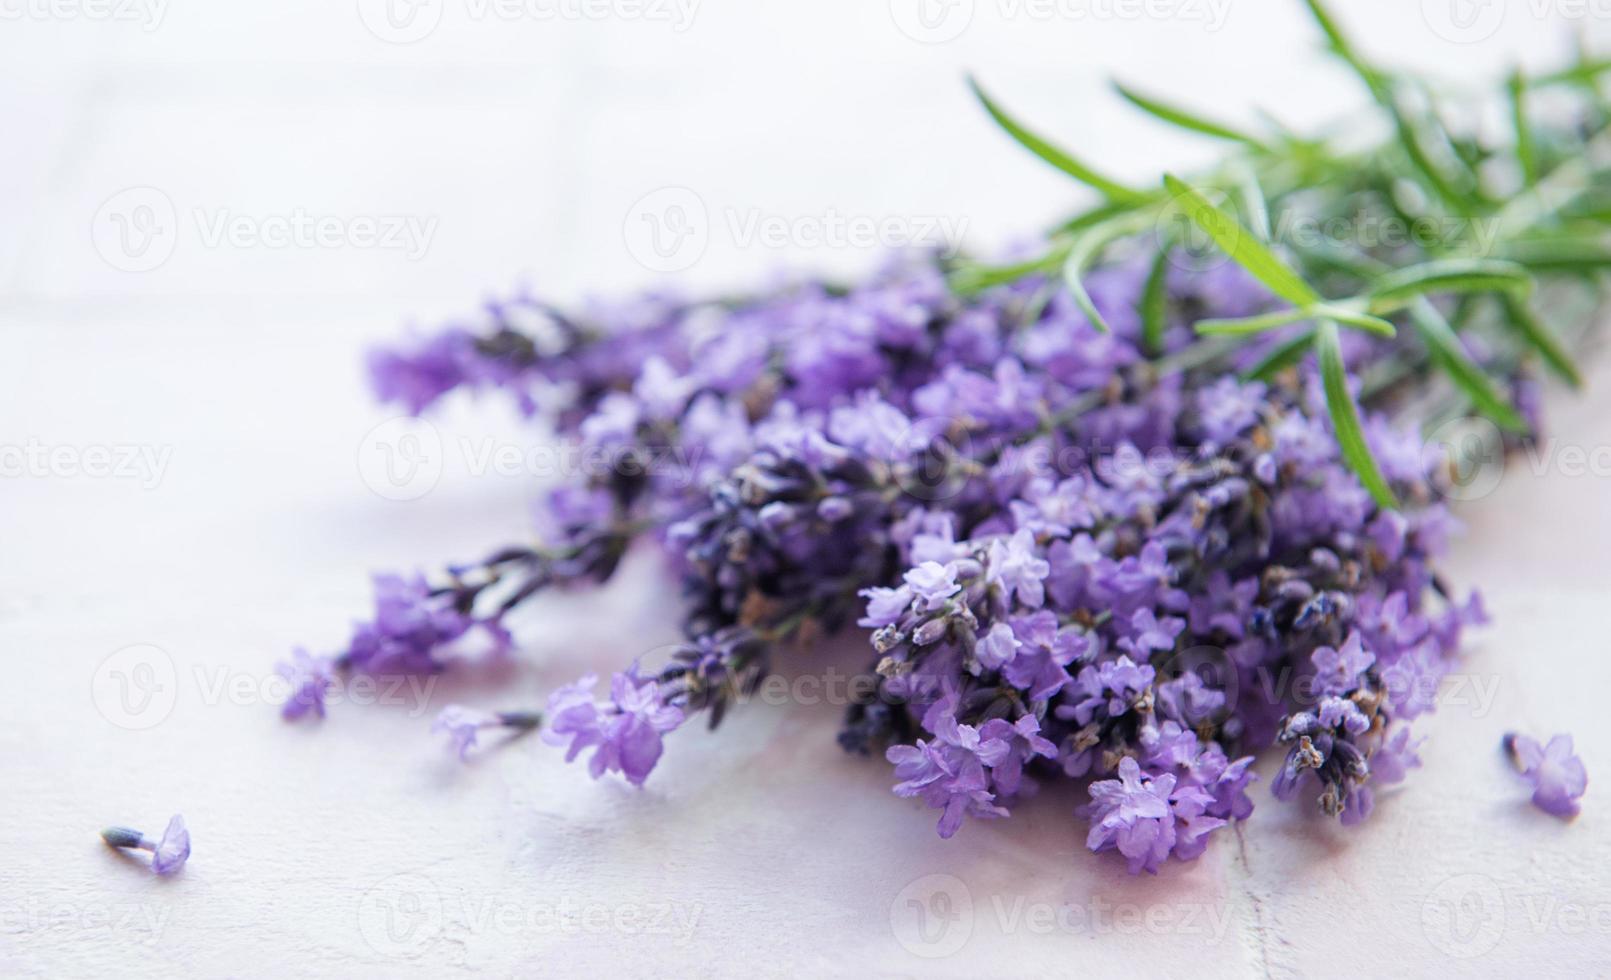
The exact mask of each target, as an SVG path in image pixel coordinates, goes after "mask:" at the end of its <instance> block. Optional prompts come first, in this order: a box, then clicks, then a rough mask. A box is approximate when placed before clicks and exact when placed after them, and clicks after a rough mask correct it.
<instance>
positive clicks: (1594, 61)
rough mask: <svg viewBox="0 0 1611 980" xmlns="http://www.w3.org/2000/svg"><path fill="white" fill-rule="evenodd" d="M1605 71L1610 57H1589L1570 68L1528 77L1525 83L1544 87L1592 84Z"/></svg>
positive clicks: (1610, 59)
mask: <svg viewBox="0 0 1611 980" xmlns="http://www.w3.org/2000/svg"><path fill="white" fill-rule="evenodd" d="M1606 72H1611V58H1590V59H1587V60H1584V61H1580V62H1579V63H1577V64H1575V65H1573V66H1572V67H1570V68H1563V69H1561V70H1560V71H1556V72H1550V73H1549V74H1547V75H1540V76H1538V77H1537V78H1533V79H1528V80H1527V84H1528V85H1530V86H1532V87H1533V88H1544V87H1546V86H1549V85H1593V84H1594V82H1595V80H1596V79H1598V78H1599V77H1600V76H1601V75H1604V74H1605V73H1606Z"/></svg>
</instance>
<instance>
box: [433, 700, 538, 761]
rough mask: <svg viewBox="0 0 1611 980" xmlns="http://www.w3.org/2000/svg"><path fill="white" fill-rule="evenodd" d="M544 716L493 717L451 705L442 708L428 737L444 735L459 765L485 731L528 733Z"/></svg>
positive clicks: (510, 714)
mask: <svg viewBox="0 0 1611 980" xmlns="http://www.w3.org/2000/svg"><path fill="white" fill-rule="evenodd" d="M542 721H543V716H542V715H541V714H539V713H537V712H535V711H504V712H498V713H496V714H494V713H492V712H489V711H477V710H476V709H474V708H466V707H464V706H463V705H458V704H450V705H448V706H447V707H446V708H443V709H442V713H441V714H439V715H437V716H436V721H435V722H433V723H432V725H431V734H433V735H436V734H441V733H446V734H447V737H448V742H449V744H450V746H451V747H452V748H453V749H454V750H455V751H456V752H458V753H459V760H460V761H461V762H462V761H464V760H466V759H468V758H469V757H470V750H471V749H473V748H475V745H476V739H477V738H478V737H479V736H480V734H481V730H482V729H484V728H509V729H513V730H514V731H517V732H524V731H529V730H531V729H533V728H536V727H537V726H538V725H540V724H542Z"/></svg>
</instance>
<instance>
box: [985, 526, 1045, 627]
mask: <svg viewBox="0 0 1611 980" xmlns="http://www.w3.org/2000/svg"><path fill="white" fill-rule="evenodd" d="M987 564H988V567H989V569H990V571H989V574H988V581H990V582H992V583H994V584H996V585H999V586H1001V590H1002V591H1003V592H1004V593H1006V594H1007V595H1016V596H1017V597H1018V601H1019V602H1020V603H1022V604H1023V605H1025V606H1027V607H1029V608H1030V609H1039V608H1040V607H1041V605H1042V604H1044V603H1045V602H1046V589H1045V587H1044V586H1043V585H1042V583H1043V582H1044V581H1045V580H1046V576H1047V575H1048V574H1050V572H1051V565H1049V564H1047V562H1046V559H1044V558H1042V557H1040V555H1039V554H1038V553H1037V552H1036V550H1035V536H1034V535H1033V534H1031V533H1030V532H1029V530H1028V529H1023V530H1020V531H1018V532H1017V533H1015V534H1014V535H1013V536H1012V537H1010V538H1008V539H1007V540H1005V541H1001V540H997V541H992V542H991V543H990V555H989V558H988V560H987Z"/></svg>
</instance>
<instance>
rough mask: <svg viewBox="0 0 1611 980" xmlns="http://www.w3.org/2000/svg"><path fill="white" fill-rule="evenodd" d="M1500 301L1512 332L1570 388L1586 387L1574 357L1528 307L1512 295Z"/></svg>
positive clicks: (1504, 294) (1501, 297)
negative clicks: (1535, 352) (1536, 352)
mask: <svg viewBox="0 0 1611 980" xmlns="http://www.w3.org/2000/svg"><path fill="white" fill-rule="evenodd" d="M1499 300H1500V302H1501V303H1502V304H1503V305H1504V313H1505V320H1506V323H1507V324H1508V325H1509V326H1510V328H1511V329H1512V330H1514V331H1515V332H1516V333H1518V334H1520V335H1521V337H1522V339H1523V340H1525V341H1526V342H1527V344H1528V346H1530V347H1532V348H1533V349H1534V350H1536V351H1538V354H1539V356H1540V357H1542V358H1543V359H1544V363H1545V364H1548V365H1549V366H1550V368H1551V369H1552V370H1554V372H1555V373H1556V374H1558V375H1560V376H1561V377H1562V378H1563V379H1565V380H1566V382H1567V383H1568V384H1570V385H1571V386H1572V387H1574V388H1581V387H1583V376H1582V375H1581V374H1579V373H1578V370H1577V365H1576V364H1574V363H1573V361H1572V355H1571V354H1569V353H1567V350H1566V347H1565V346H1563V345H1562V344H1561V342H1560V341H1559V340H1558V339H1556V337H1555V335H1554V334H1553V333H1552V332H1551V331H1550V330H1549V328H1548V327H1546V326H1544V324H1542V323H1541V322H1539V320H1538V318H1537V317H1535V316H1534V315H1533V311H1532V310H1530V309H1528V307H1527V304H1526V303H1525V302H1523V301H1522V300H1521V299H1519V298H1517V297H1515V296H1512V295H1511V294H1509V293H1503V294H1501V295H1500V297H1499Z"/></svg>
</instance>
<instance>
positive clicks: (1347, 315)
mask: <svg viewBox="0 0 1611 980" xmlns="http://www.w3.org/2000/svg"><path fill="white" fill-rule="evenodd" d="M1314 313H1315V315H1316V316H1322V317H1325V318H1326V319H1328V320H1336V321H1337V322H1338V323H1341V324H1342V325H1343V326H1345V327H1354V328H1355V329H1358V330H1363V331H1365V332H1366V333H1373V334H1377V335H1379V336H1382V337H1397V336H1398V328H1397V327H1395V326H1393V325H1392V324H1391V323H1389V322H1387V321H1386V320H1383V319H1382V318H1381V317H1379V316H1375V315H1373V314H1370V313H1363V312H1360V311H1359V310H1355V309H1350V308H1349V307H1346V306H1339V305H1337V304H1335V303H1322V304H1321V305H1319V306H1317V307H1315V308H1314Z"/></svg>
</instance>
